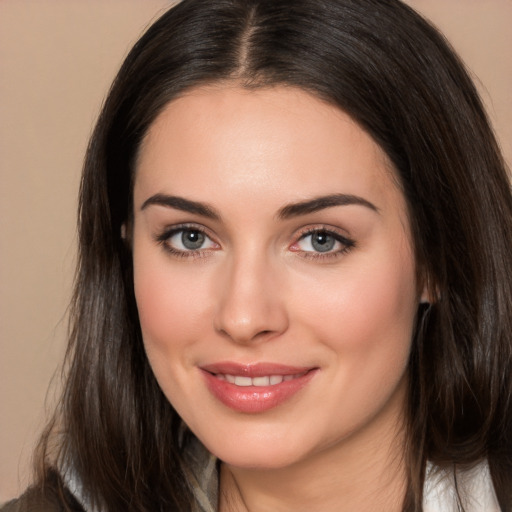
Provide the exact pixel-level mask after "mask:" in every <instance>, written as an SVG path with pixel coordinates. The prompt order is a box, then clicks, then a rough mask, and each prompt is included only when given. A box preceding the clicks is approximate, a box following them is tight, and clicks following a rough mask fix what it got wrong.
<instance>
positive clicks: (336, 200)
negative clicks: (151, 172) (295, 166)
mask: <svg viewBox="0 0 512 512" xmlns="http://www.w3.org/2000/svg"><path fill="white" fill-rule="evenodd" d="M151 205H158V206H166V207H168V208H174V209H176V210H181V211H184V212H188V213H193V214H196V215H201V216H202V217H206V218H208V219H212V220H220V219H221V216H220V214H219V213H218V212H217V211H216V210H215V209H214V208H212V207H211V206H209V205H208V204H206V203H201V202H198V201H191V200H190V199H185V198H183V197H179V196H169V195H166V194H155V195H153V196H151V197H150V198H148V199H146V200H145V201H144V203H143V204H142V206H141V207H140V209H141V210H144V209H146V208H147V207H148V206H151ZM347 205H359V206H364V207H366V208H369V209H370V210H372V211H374V212H377V213H379V209H378V208H377V207H376V206H375V205H374V204H373V203H370V201H368V200H366V199H364V198H362V197H359V196H355V195H352V194H330V195H327V196H321V197H315V198H313V199H309V200H307V201H302V202H300V203H291V204H288V205H286V206H284V207H283V208H281V209H280V210H279V212H278V214H277V216H278V218H280V219H290V218H293V217H299V216H300V215H307V214H308V213H314V212H317V211H320V210H325V209H326V208H332V207H334V206H347Z"/></svg>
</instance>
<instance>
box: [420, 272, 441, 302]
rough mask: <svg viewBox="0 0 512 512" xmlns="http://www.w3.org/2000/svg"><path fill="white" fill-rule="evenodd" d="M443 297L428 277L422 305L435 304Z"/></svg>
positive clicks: (421, 299)
mask: <svg viewBox="0 0 512 512" xmlns="http://www.w3.org/2000/svg"><path fill="white" fill-rule="evenodd" d="M440 297H441V293H440V292H439V288H438V287H437V285H436V284H433V283H432V282H431V280H430V279H429V278H428V277H427V278H426V279H425V280H424V282H423V288H422V290H421V295H420V304H435V303H436V302H437V301H438V300H439V299H440Z"/></svg>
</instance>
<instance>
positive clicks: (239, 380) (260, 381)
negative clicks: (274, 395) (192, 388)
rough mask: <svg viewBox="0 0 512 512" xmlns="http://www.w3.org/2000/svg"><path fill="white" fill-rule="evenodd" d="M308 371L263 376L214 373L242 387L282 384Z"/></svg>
mask: <svg viewBox="0 0 512 512" xmlns="http://www.w3.org/2000/svg"><path fill="white" fill-rule="evenodd" d="M306 373H308V371H304V372H301V373H297V374H295V375H263V376H261V377H247V376H245V375H230V374H229V373H226V374H223V373H217V374H213V375H215V377H216V378H217V379H219V380H224V381H226V382H229V383H230V384H234V385H235V386H240V387H249V386H255V387H266V386H276V385H278V384H281V383H282V382H289V381H291V380H294V379H298V378H300V377H302V376H304V375H306Z"/></svg>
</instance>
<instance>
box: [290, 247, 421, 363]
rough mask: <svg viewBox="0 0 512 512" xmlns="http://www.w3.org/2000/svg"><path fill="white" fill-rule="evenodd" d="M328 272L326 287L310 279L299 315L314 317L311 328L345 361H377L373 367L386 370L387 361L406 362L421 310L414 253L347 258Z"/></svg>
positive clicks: (310, 318) (310, 320)
mask: <svg viewBox="0 0 512 512" xmlns="http://www.w3.org/2000/svg"><path fill="white" fill-rule="evenodd" d="M390 254H391V255H393V256H395V257H394V258H392V257H390V256H389V255H390ZM329 277H330V278H329V279H323V286H322V287H319V286H318V285H316V286H315V285H314V282H313V281H311V282H310V283H309V285H310V286H308V287H307V289H309V293H307V294H303V295H302V296H301V298H300V299H298V300H299V301H301V305H300V311H301V312H300V313H299V315H298V316H299V317H302V319H303V321H304V320H305V319H309V320H308V322H309V328H310V329H311V330H314V331H316V333H317V335H318V336H319V338H320V339H321V340H322V341H323V342H324V343H325V344H327V345H329V346H330V348H331V349H332V350H333V352H335V357H337V358H339V360H340V361H341V362H342V363H343V361H345V360H347V358H350V361H351V362H352V363H357V362H358V361H359V363H360V364H361V365H363V364H364V365H365V367H368V365H369V363H370V362H373V361H374V362H375V368H374V370H377V369H378V368H382V371H385V368H386V364H387V363H386V362H385V361H387V362H388V363H390V364H392V363H393V361H395V362H396V364H400V365H403V364H405V362H406V360H407V358H408V354H409V349H410V343H411V337H412V331H413V326H414V319H415V314H416V310H417V297H416V285H415V270H414V263H413V260H412V257H410V256H409V253H408V252H406V253H405V254H403V255H400V254H398V255H397V254H396V252H392V251H390V252H389V253H387V254H386V253H383V254H382V255H381V256H380V257H376V258H373V259H372V261H371V262H370V263H368V264H366V262H361V261H359V262H358V265H357V266H355V265H354V266H353V267H352V266H350V265H348V264H347V268H346V269H343V270H342V271H337V272H333V274H332V276H329ZM313 279H314V278H313Z"/></svg>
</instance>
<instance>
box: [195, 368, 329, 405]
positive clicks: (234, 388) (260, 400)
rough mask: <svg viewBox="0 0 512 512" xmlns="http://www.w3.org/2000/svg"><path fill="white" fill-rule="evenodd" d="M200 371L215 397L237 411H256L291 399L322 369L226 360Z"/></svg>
mask: <svg viewBox="0 0 512 512" xmlns="http://www.w3.org/2000/svg"><path fill="white" fill-rule="evenodd" d="M200 370H201V373H202V375H203V377H204V379H205V383H206V386H207V388H208V389H209V391H210V393H211V394H212V395H213V397H215V398H216V399H217V400H218V401H220V402H221V403H222V404H224V405H225V406H227V407H229V408H230V409H233V410H235V411H237V412H241V413H249V414H255V413H263V412H265V411H268V410H270V409H274V408H275V407H277V406H279V405H281V404H284V403H285V402H287V401H289V400H290V399H291V398H292V397H293V396H294V395H296V394H298V393H299V392H300V391H301V390H302V389H303V388H304V387H305V386H307V385H308V384H309V382H310V381H311V380H312V379H313V377H314V376H315V375H316V374H317V373H318V371H319V368H318V367H293V366H287V365H280V364H272V363H257V364H253V365H243V364H242V365H241V364H237V363H231V362H224V363H217V364H213V365H208V366H203V367H202V368H200Z"/></svg>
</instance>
